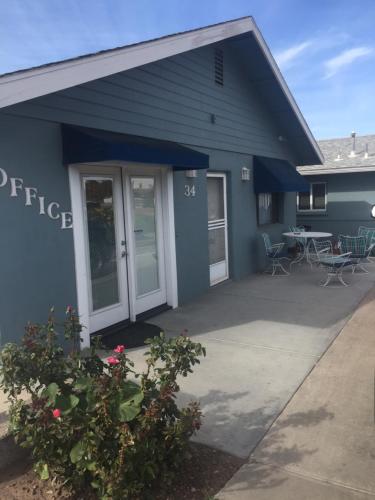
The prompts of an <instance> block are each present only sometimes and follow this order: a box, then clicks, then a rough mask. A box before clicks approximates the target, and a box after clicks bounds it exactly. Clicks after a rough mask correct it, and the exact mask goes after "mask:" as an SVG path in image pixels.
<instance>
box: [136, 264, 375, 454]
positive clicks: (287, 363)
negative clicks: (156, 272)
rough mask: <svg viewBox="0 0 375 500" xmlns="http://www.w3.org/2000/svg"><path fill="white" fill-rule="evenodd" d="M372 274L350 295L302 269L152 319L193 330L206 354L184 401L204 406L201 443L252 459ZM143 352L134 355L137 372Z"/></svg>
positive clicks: (174, 330) (227, 287)
mask: <svg viewBox="0 0 375 500" xmlns="http://www.w3.org/2000/svg"><path fill="white" fill-rule="evenodd" d="M369 269H371V273H370V274H368V275H364V274H357V275H349V274H348V276H347V279H348V281H349V282H350V284H351V286H350V287H348V288H344V287H340V288H321V287H319V286H318V283H319V280H320V279H321V278H322V277H323V276H322V275H321V271H317V270H314V271H311V270H310V269H309V268H307V267H302V266H301V267H297V268H296V269H294V270H293V274H292V275H290V276H288V277H271V276H268V275H256V276H253V277H251V278H249V279H246V280H243V281H241V282H236V283H234V282H226V283H224V284H221V285H219V286H216V287H214V288H212V289H211V290H210V291H209V292H208V293H207V294H205V295H204V296H202V297H201V298H200V299H199V300H196V301H194V302H191V303H189V304H188V305H185V306H183V307H180V308H178V309H175V310H171V311H167V312H165V313H163V314H161V315H159V316H157V317H155V318H153V319H152V321H150V322H152V323H154V324H156V325H159V326H160V327H161V328H162V329H163V330H164V331H165V332H166V333H167V335H176V334H179V333H180V332H181V331H182V330H184V329H187V330H188V332H189V333H188V334H189V335H190V336H191V337H194V340H196V341H199V342H201V343H202V344H204V345H205V346H206V348H207V357H206V358H205V359H204V360H202V363H201V365H200V366H198V367H197V368H196V369H195V371H194V374H193V375H191V376H190V377H188V378H186V379H183V380H182V381H181V388H182V391H181V394H180V396H179V400H180V402H181V403H184V402H187V401H189V400H191V399H197V400H199V401H200V403H201V407H202V409H203V413H204V425H203V426H202V429H201V431H200V432H199V433H198V435H197V437H196V440H197V441H200V442H202V443H205V444H208V445H210V446H213V447H215V448H219V449H222V450H225V451H228V452H230V453H233V454H235V455H237V456H240V457H247V456H248V455H249V454H250V453H251V451H252V450H253V449H254V448H255V446H256V445H257V443H258V442H259V440H260V439H261V438H262V437H263V436H264V434H265V433H266V432H267V430H268V428H269V427H270V425H271V424H272V422H273V421H274V420H275V418H277V416H278V415H279V414H280V412H281V411H282V409H283V408H284V407H285V405H286V404H287V402H288V401H289V400H290V398H291V397H292V396H293V394H294V393H295V391H296V390H297V389H298V387H299V386H300V384H301V383H302V382H303V380H304V379H305V377H306V376H307V375H308V373H309V372H310V370H311V369H312V368H313V366H314V365H315V364H316V362H317V361H318V359H319V358H320V356H321V355H322V354H323V353H324V352H325V350H326V349H327V347H328V346H329V345H330V343H331V342H332V341H333V339H334V338H335V337H336V336H337V334H338V333H339V332H340V331H341V329H342V328H343V326H344V325H345V323H346V322H347V321H348V319H349V318H350V316H351V314H352V313H353V311H354V310H355V309H356V307H357V305H358V304H359V302H360V301H361V299H362V298H363V297H364V295H365V294H366V292H367V291H368V290H369V289H370V288H372V286H373V285H374V281H375V266H374V265H371V266H369ZM143 352H144V349H135V350H133V351H131V357H132V358H133V360H134V361H135V362H136V364H137V365H140V364H141V363H142V357H143Z"/></svg>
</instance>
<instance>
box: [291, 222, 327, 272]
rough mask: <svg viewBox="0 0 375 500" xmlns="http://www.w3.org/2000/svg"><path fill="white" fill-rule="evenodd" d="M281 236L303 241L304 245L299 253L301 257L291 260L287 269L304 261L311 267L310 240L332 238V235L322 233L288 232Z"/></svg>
mask: <svg viewBox="0 0 375 500" xmlns="http://www.w3.org/2000/svg"><path fill="white" fill-rule="evenodd" d="M283 236H287V237H288V238H295V239H304V240H305V243H304V245H303V252H301V255H300V256H299V257H298V258H297V259H294V260H292V262H291V263H290V266H289V267H291V266H292V265H293V264H297V263H298V262H302V261H303V260H306V262H308V263H309V264H310V266H311V267H312V262H311V261H310V259H309V246H310V243H311V240H313V239H319V238H330V237H331V236H332V233H322V232H320V231H298V232H297V231H296V232H293V231H289V232H287V233H283Z"/></svg>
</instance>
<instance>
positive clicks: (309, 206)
mask: <svg viewBox="0 0 375 500" xmlns="http://www.w3.org/2000/svg"><path fill="white" fill-rule="evenodd" d="M326 204H327V185H326V183H325V182H312V183H311V184H310V192H309V193H298V197H297V208H298V210H299V211H302V212H303V211H304V210H320V211H324V210H326Z"/></svg>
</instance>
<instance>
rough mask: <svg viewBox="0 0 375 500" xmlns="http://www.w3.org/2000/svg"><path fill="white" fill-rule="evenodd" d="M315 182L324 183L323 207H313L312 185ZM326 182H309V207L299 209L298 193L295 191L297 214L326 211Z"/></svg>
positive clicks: (317, 182)
mask: <svg viewBox="0 0 375 500" xmlns="http://www.w3.org/2000/svg"><path fill="white" fill-rule="evenodd" d="M316 184H324V208H313V201H314V200H313V186H314V185H316ZM327 199H328V197H327V182H325V181H316V182H310V208H306V209H300V208H299V193H297V212H298V213H299V214H309V213H314V214H315V213H317V212H320V213H326V212H327Z"/></svg>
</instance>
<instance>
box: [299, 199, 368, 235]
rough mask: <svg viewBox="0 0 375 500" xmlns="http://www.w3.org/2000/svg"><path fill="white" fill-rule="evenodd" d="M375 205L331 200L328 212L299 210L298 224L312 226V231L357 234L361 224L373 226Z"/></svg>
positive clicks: (363, 202)
mask: <svg viewBox="0 0 375 500" xmlns="http://www.w3.org/2000/svg"><path fill="white" fill-rule="evenodd" d="M373 205H375V196H374V203H373V204H372V203H369V202H366V201H337V202H334V201H331V202H328V204H327V211H326V212H316V213H311V212H310V213H305V214H302V213H301V212H297V224H298V225H307V226H311V231H324V232H329V233H332V234H333V235H334V236H335V237H337V236H338V235H339V234H345V235H352V236H353V235H356V234H358V228H359V226H366V227H373V228H374V229H375V219H373V218H372V217H371V209H372V207H373Z"/></svg>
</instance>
